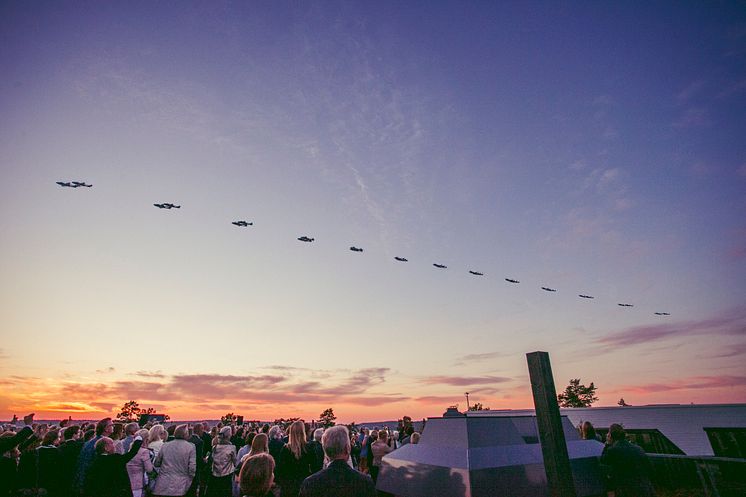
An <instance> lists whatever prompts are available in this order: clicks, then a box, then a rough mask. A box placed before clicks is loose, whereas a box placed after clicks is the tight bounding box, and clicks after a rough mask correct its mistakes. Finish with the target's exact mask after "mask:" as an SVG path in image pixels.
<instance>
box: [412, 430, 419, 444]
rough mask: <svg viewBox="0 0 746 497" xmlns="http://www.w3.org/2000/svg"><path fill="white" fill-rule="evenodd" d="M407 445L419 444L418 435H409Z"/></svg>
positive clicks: (415, 433)
mask: <svg viewBox="0 0 746 497" xmlns="http://www.w3.org/2000/svg"><path fill="white" fill-rule="evenodd" d="M409 443H413V444H418V443H420V434H419V433H417V432H414V433H412V434H411V435H409Z"/></svg>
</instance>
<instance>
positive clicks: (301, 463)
mask: <svg viewBox="0 0 746 497" xmlns="http://www.w3.org/2000/svg"><path fill="white" fill-rule="evenodd" d="M313 460H314V456H313V453H312V452H311V450H309V447H308V445H305V446H303V450H301V454H300V457H299V458H298V459H296V458H295V455H294V454H293V452H292V451H291V450H290V446H289V445H288V444H285V446H284V447H283V448H282V450H281V451H280V459H279V461H277V467H276V468H275V473H276V475H277V482H278V483H279V485H280V488H281V489H282V492H281V493H282V495H283V496H285V495H291V496H293V497H294V496H296V495H298V490H299V489H300V485H301V483H303V480H305V479H306V477H308V476H309V475H311V473H312V471H311V466H312V465H313Z"/></svg>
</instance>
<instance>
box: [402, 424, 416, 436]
mask: <svg viewBox="0 0 746 497" xmlns="http://www.w3.org/2000/svg"><path fill="white" fill-rule="evenodd" d="M404 433H405V434H406V435H407V436H408V437H411V436H412V433H414V426H412V425H407V426H406V427H405V428H404Z"/></svg>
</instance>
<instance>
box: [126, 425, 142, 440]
mask: <svg viewBox="0 0 746 497" xmlns="http://www.w3.org/2000/svg"><path fill="white" fill-rule="evenodd" d="M139 429H140V425H139V424H137V423H127V426H125V427H124V433H126V434H127V435H128V436H131V437H134V436H135V433H137V430H139Z"/></svg>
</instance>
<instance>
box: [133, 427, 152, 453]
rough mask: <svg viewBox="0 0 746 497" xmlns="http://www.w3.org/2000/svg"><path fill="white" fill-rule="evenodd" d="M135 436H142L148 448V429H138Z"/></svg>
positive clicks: (143, 444)
mask: <svg viewBox="0 0 746 497" xmlns="http://www.w3.org/2000/svg"><path fill="white" fill-rule="evenodd" d="M133 436H135V437H140V438H142V446H143V447H144V448H146V449H147V448H148V439H149V438H150V432H149V431H148V430H146V429H145V428H143V429H142V430H137V431H136V432H135V434H134V435H133Z"/></svg>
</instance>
